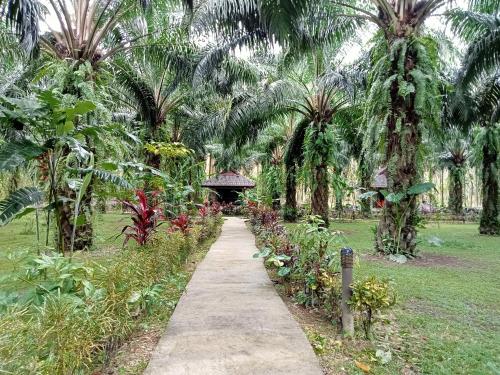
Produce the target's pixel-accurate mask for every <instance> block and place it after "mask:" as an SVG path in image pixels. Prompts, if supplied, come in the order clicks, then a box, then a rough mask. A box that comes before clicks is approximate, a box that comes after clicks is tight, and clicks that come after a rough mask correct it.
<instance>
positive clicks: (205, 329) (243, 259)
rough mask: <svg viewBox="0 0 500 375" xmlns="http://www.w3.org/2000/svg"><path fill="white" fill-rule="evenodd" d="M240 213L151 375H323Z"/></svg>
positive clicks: (173, 322)
mask: <svg viewBox="0 0 500 375" xmlns="http://www.w3.org/2000/svg"><path fill="white" fill-rule="evenodd" d="M256 251H257V248H256V247H255V245H254V236H253V235H252V234H251V233H250V231H249V230H248V229H247V228H246V226H245V223H244V221H243V220H242V219H239V218H228V219H227V220H226V221H225V223H224V226H223V227H222V234H221V236H220V237H219V239H218V240H217V241H216V242H215V243H214V244H213V245H212V248H211V249H210V251H209V252H208V254H207V255H206V257H205V259H204V260H203V261H202V262H201V263H200V265H199V266H198V268H197V269H196V271H195V272H194V274H193V277H192V279H191V281H190V282H189V284H188V286H187V290H186V292H185V293H184V295H183V296H182V297H181V299H180V301H179V304H178V305H177V307H176V309H175V311H174V314H173V315H172V317H171V319H170V322H169V324H168V327H167V330H166V332H165V334H164V335H163V337H162V339H161V340H160V342H159V343H158V346H157V347H156V349H155V352H154V353H153V357H152V359H151V362H150V363H149V365H148V367H147V369H146V371H145V374H148V375H163V374H168V375H187V374H189V375H201V374H203V375H223V374H224V375H226V374H234V375H247V374H255V375H257V374H258V375H267V374H273V375H274V374H288V375H290V374H297V375H320V374H322V371H321V369H320V367H319V363H318V360H317V358H316V356H315V354H314V352H313V350H312V348H311V346H310V345H309V342H308V341H307V338H306V337H305V335H304V333H303V332H302V330H301V328H300V327H299V325H298V324H297V322H296V321H295V320H294V319H293V317H292V316H291V315H290V313H289V311H288V309H287V308H286V306H285V304H284V303H283V301H282V300H281V298H280V297H279V296H278V294H277V293H276V291H275V289H274V286H273V284H272V282H271V281H270V280H269V277H268V276H267V273H266V270H265V269H264V265H263V263H262V260H261V259H253V258H252V255H253V254H254V253H255V252H256Z"/></svg>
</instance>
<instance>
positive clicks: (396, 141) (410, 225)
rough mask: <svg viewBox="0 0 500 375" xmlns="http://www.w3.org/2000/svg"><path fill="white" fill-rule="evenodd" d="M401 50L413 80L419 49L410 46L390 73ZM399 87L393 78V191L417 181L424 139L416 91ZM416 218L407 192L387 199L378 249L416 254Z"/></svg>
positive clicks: (389, 160) (389, 150)
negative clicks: (394, 198)
mask: <svg viewBox="0 0 500 375" xmlns="http://www.w3.org/2000/svg"><path fill="white" fill-rule="evenodd" d="M402 51H405V52H404V53H405V56H404V60H403V61H404V66H403V69H404V71H403V72H401V73H402V77H403V79H404V80H405V81H406V82H408V83H412V81H413V78H412V77H411V75H410V73H411V72H412V70H413V69H414V66H415V61H417V53H416V51H415V50H414V49H412V48H411V47H410V46H408V49H404V50H403V49H401V48H400V49H399V53H396V54H395V56H394V57H393V60H392V66H391V70H392V71H391V72H390V73H389V76H392V75H397V74H399V73H400V72H399V68H400V66H399V64H398V62H399V60H400V53H401V52H402ZM412 84H413V83H412ZM399 89H400V83H399V82H398V79H395V80H393V82H392V85H391V88H390V98H391V103H390V106H391V110H390V114H389V116H388V118H387V123H386V126H387V146H386V154H385V164H386V165H387V171H388V176H387V190H388V191H389V192H392V193H399V192H405V191H406V190H407V189H408V188H409V187H411V186H412V185H414V184H415V183H416V182H417V150H418V146H419V145H420V142H421V132H420V130H419V126H418V125H419V122H420V117H419V115H418V114H417V112H416V111H415V93H414V92H413V93H409V94H407V95H406V97H403V96H401V94H400V90H399ZM417 220H418V212H417V207H416V200H415V199H412V198H410V197H408V196H406V197H405V198H403V199H401V200H400V201H399V202H390V201H386V204H385V207H384V210H383V215H382V217H381V219H380V222H379V224H378V227H377V235H376V249H377V251H380V252H384V253H397V252H401V253H405V254H409V255H413V254H414V253H415V250H416V245H417V241H416V237H417V230H416V223H417Z"/></svg>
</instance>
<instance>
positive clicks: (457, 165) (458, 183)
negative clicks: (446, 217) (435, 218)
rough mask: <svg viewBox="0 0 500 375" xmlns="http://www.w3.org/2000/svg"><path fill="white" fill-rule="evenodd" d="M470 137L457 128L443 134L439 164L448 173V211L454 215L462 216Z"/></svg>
mask: <svg viewBox="0 0 500 375" xmlns="http://www.w3.org/2000/svg"><path fill="white" fill-rule="evenodd" d="M470 141H471V140H470V137H467V135H464V134H463V132H461V131H460V130H459V129H457V128H453V129H449V130H447V131H446V133H445V140H444V141H443V143H442V145H441V147H442V152H441V154H440V155H439V159H440V162H441V164H442V165H443V166H445V167H447V168H448V171H449V195H448V209H449V210H450V211H451V212H452V213H453V214H455V215H462V214H463V208H464V207H463V196H464V182H465V180H464V179H465V171H466V168H467V159H468V158H469V156H470V151H469V144H470Z"/></svg>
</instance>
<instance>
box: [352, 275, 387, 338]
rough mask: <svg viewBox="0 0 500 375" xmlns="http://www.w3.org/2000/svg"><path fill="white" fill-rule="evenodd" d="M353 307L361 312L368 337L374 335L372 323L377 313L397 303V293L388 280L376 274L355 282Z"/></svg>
mask: <svg viewBox="0 0 500 375" xmlns="http://www.w3.org/2000/svg"><path fill="white" fill-rule="evenodd" d="M352 291H353V294H352V297H351V300H350V305H351V307H352V308H353V309H354V310H355V311H358V312H359V313H360V314H361V319H362V323H363V329H364V331H365V336H366V338H370V337H371V335H372V325H373V322H374V320H375V318H376V314H377V313H379V312H380V311H382V310H385V309H387V308H389V307H391V306H393V305H394V304H395V303H396V295H395V292H394V290H393V289H392V287H391V285H390V282H389V281H388V280H378V279H377V278H376V277H375V276H371V277H369V278H367V279H364V280H361V281H358V282H356V283H354V285H353V287H352Z"/></svg>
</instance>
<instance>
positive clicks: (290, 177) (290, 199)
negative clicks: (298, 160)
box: [283, 162, 297, 222]
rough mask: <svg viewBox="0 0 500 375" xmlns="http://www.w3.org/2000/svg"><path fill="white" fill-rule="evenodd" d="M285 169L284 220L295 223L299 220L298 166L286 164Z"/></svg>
mask: <svg viewBox="0 0 500 375" xmlns="http://www.w3.org/2000/svg"><path fill="white" fill-rule="evenodd" d="M285 168H286V172H285V173H286V182H285V210H284V212H283V219H284V220H285V221H288V222H295V221H296V220H297V174H296V173H297V165H296V164H295V163H294V162H292V163H291V165H287V164H285Z"/></svg>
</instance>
